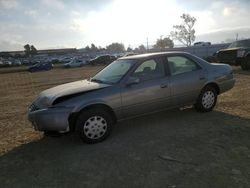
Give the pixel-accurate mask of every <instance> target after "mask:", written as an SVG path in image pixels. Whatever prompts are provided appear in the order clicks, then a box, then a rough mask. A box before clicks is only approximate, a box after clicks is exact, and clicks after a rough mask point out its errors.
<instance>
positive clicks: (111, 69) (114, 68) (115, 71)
mask: <svg viewBox="0 0 250 188" xmlns="http://www.w3.org/2000/svg"><path fill="white" fill-rule="evenodd" d="M133 64H134V60H117V61H114V62H113V63H111V64H110V65H108V66H107V67H105V68H104V69H103V70H101V71H100V72H98V73H97V74H96V75H95V76H94V77H93V78H92V79H91V81H94V82H99V83H108V84H115V83H117V82H119V81H120V80H121V78H122V77H123V76H124V75H125V74H126V73H127V72H128V70H129V69H130V68H131V67H132V65H133Z"/></svg>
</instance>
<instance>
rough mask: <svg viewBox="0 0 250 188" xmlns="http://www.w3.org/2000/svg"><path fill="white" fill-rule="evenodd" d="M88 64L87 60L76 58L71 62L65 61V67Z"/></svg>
mask: <svg viewBox="0 0 250 188" xmlns="http://www.w3.org/2000/svg"><path fill="white" fill-rule="evenodd" d="M86 64H87V62H86V60H83V59H76V58H74V59H72V60H71V61H70V62H68V63H65V64H64V67H65V68H72V67H82V66H83V65H86Z"/></svg>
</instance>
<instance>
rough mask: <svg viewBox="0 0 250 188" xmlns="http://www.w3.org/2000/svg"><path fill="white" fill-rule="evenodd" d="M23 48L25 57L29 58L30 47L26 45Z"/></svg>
mask: <svg viewBox="0 0 250 188" xmlns="http://www.w3.org/2000/svg"><path fill="white" fill-rule="evenodd" d="M23 47H24V53H25V55H26V56H29V55H30V45H29V44H26V45H24V46H23Z"/></svg>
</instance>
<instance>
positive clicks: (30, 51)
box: [24, 44, 37, 56]
mask: <svg viewBox="0 0 250 188" xmlns="http://www.w3.org/2000/svg"><path fill="white" fill-rule="evenodd" d="M24 53H25V55H26V56H30V55H36V54H37V49H36V48H35V46H34V45H29V44H26V45H24Z"/></svg>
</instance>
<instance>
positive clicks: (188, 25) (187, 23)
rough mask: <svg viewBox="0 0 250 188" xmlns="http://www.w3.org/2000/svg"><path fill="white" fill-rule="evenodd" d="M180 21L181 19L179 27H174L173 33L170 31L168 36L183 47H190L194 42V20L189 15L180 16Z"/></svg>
mask: <svg viewBox="0 0 250 188" xmlns="http://www.w3.org/2000/svg"><path fill="white" fill-rule="evenodd" d="M181 19H183V23H182V24H181V25H174V26H173V28H174V31H171V33H170V34H171V37H172V38H173V39H174V40H178V41H179V42H181V43H182V44H184V45H185V46H190V45H191V44H192V42H194V40H195V30H194V28H193V27H194V24H195V22H196V18H195V17H192V16H190V15H189V14H182V15H181Z"/></svg>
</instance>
